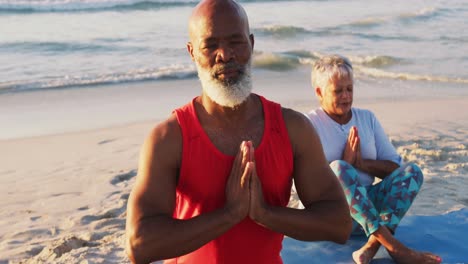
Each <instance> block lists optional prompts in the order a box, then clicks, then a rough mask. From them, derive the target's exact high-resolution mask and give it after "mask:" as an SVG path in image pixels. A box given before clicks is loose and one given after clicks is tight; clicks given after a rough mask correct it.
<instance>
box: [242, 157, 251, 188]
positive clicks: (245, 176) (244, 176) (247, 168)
mask: <svg viewBox="0 0 468 264" xmlns="http://www.w3.org/2000/svg"><path fill="white" fill-rule="evenodd" d="M251 174H252V162H248V163H247V165H246V166H245V169H244V173H243V174H242V177H241V182H240V184H241V187H242V188H244V187H245V185H246V184H249V183H250V176H251ZM247 187H249V186H247Z"/></svg>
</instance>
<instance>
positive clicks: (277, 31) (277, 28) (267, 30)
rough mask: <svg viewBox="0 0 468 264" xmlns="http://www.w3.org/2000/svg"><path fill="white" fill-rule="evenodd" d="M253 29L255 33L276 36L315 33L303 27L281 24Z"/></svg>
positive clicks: (286, 36)
mask: <svg viewBox="0 0 468 264" xmlns="http://www.w3.org/2000/svg"><path fill="white" fill-rule="evenodd" d="M252 31H253V32H254V34H259V35H263V36H272V37H275V38H291V37H296V36H298V35H304V34H310V33H313V32H312V31H310V30H307V29H305V28H303V27H295V26H281V25H274V26H266V27H263V28H254V29H253V30H252Z"/></svg>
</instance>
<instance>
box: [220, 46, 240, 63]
mask: <svg viewBox="0 0 468 264" xmlns="http://www.w3.org/2000/svg"><path fill="white" fill-rule="evenodd" d="M234 57H235V54H234V50H233V48H232V47H231V46H230V45H228V44H221V45H219V47H218V50H217V51H216V62H217V63H219V62H229V61H231V60H232V59H234Z"/></svg>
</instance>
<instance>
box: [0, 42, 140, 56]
mask: <svg viewBox="0 0 468 264" xmlns="http://www.w3.org/2000/svg"><path fill="white" fill-rule="evenodd" d="M102 42H103V43H104V44H94V43H80V42H60V41H55V42H54V41H46V42H42V41H38V42H34V41H28V42H7V43H0V52H8V53H18V52H19V53H41V54H42V55H47V54H56V53H73V52H86V53H96V52H98V53H105V52H115V51H129V52H140V51H147V50H148V49H147V48H143V47H128V46H118V45H115V44H113V43H112V42H115V41H112V40H108V41H107V42H108V43H105V42H106V41H105V40H103V41H102Z"/></svg>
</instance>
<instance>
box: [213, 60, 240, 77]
mask: <svg viewBox="0 0 468 264" xmlns="http://www.w3.org/2000/svg"><path fill="white" fill-rule="evenodd" d="M231 70H236V71H240V72H241V73H243V72H245V65H241V64H238V63H236V62H228V63H223V64H217V65H215V66H214V67H213V69H212V70H211V72H212V73H213V75H214V76H216V75H218V74H221V73H222V72H224V71H231Z"/></svg>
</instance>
